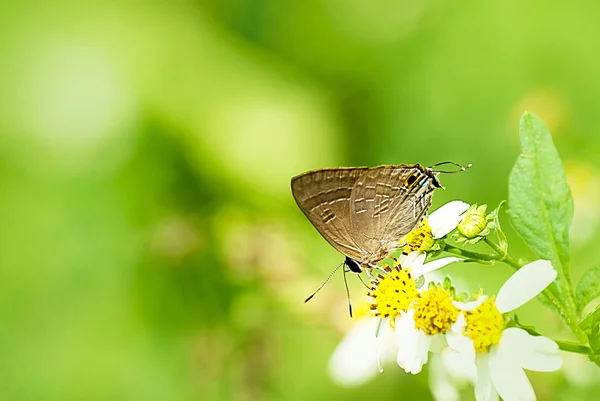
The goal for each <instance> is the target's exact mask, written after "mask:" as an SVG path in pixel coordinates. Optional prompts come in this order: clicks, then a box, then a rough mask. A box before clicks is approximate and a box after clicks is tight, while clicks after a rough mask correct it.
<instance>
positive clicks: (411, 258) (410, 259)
mask: <svg viewBox="0 0 600 401" xmlns="http://www.w3.org/2000/svg"><path fill="white" fill-rule="evenodd" d="M403 256H404V255H400V265H401V266H402V267H403V268H407V267H410V268H411V269H413V268H414V266H422V265H423V262H424V261H425V257H426V256H427V255H425V254H424V253H421V252H419V251H413V252H411V253H409V254H408V255H406V256H404V257H403ZM417 260H418V262H417Z"/></svg>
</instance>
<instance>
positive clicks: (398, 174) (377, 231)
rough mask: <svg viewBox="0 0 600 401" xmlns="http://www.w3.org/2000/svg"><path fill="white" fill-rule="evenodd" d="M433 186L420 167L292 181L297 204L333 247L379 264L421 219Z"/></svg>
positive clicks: (327, 172) (326, 173)
mask: <svg viewBox="0 0 600 401" xmlns="http://www.w3.org/2000/svg"><path fill="white" fill-rule="evenodd" d="M434 189H435V187H434V186H432V178H431V176H430V175H428V174H427V171H426V169H425V168H424V167H422V166H420V165H418V164H416V165H405V164H401V165H397V166H379V167H374V168H367V167H359V168H339V169H322V170H315V171H310V172H308V173H305V174H302V175H300V176H297V177H295V178H293V179H292V193H293V195H294V198H295V199H296V202H297V203H298V206H299V207H300V209H301V210H302V211H303V212H304V214H305V215H306V217H307V218H308V219H309V220H310V221H311V223H312V224H313V225H314V226H315V228H316V229H317V231H319V233H321V235H322V236H323V237H324V238H325V239H326V240H327V242H329V243H330V244H331V245H332V246H333V247H334V248H335V249H337V250H338V251H339V252H341V253H343V254H344V255H346V256H349V257H350V258H352V259H355V260H357V261H359V262H361V263H363V264H367V263H377V262H379V261H380V260H382V259H384V258H386V257H387V256H388V255H389V253H391V252H392V251H393V250H394V249H395V248H396V246H397V244H398V240H399V239H400V238H402V237H403V236H404V235H406V234H408V233H409V232H410V231H411V230H412V229H413V228H414V227H415V226H416V225H417V224H418V223H419V222H420V221H421V219H422V218H423V216H424V215H425V213H426V212H427V209H428V208H429V206H430V205H431V195H432V193H433V190H434Z"/></svg>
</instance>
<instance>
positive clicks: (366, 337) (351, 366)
mask: <svg viewBox="0 0 600 401" xmlns="http://www.w3.org/2000/svg"><path fill="white" fill-rule="evenodd" d="M378 320H379V319H376V318H373V317H362V318H359V319H358V320H357V322H356V323H355V324H354V326H353V327H352V328H351V329H350V330H349V331H348V333H346V336H345V337H344V339H343V340H342V341H341V342H340V344H339V345H338V346H337V348H336V349H335V351H334V352H333V354H332V355H331V358H330V359H329V374H330V376H331V378H332V379H333V380H334V381H335V382H336V383H337V384H339V385H341V386H344V387H357V386H360V385H361V384H363V383H365V382H367V381H369V380H370V379H372V378H373V377H374V376H375V375H376V374H377V373H379V372H380V370H381V369H380V368H381V364H386V363H388V362H390V361H392V360H393V358H394V356H395V353H396V345H395V342H394V332H393V331H392V329H391V327H390V326H389V325H388V324H381V327H380V329H379V335H378V337H376V336H375V334H376V331H377V325H378V324H379V322H378Z"/></svg>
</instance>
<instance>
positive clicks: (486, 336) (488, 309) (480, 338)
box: [464, 297, 504, 352]
mask: <svg viewBox="0 0 600 401" xmlns="http://www.w3.org/2000/svg"><path fill="white" fill-rule="evenodd" d="M464 314H465V320H466V322H467V327H466V334H467V336H469V338H471V339H472V340H473V344H474V345H475V351H477V352H486V351H488V350H489V348H490V347H491V346H492V345H495V344H498V343H499V342H500V338H501V337H502V330H503V329H504V318H503V317H502V315H501V314H500V312H499V311H498V308H496V304H495V303H494V297H490V298H488V299H486V300H485V301H484V302H483V303H482V304H481V305H479V306H478V307H477V308H476V309H475V310H473V311H469V312H464Z"/></svg>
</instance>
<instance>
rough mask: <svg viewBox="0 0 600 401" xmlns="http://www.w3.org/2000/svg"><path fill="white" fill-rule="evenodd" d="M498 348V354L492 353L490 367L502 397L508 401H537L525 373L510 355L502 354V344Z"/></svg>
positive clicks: (493, 380)
mask: <svg viewBox="0 0 600 401" xmlns="http://www.w3.org/2000/svg"><path fill="white" fill-rule="evenodd" d="M494 348H495V347H492V350H493V349H494ZM497 348H498V352H497V353H496V354H494V352H493V351H492V352H491V355H490V363H489V366H490V376H491V377H492V382H493V383H494V387H495V388H496V391H497V392H498V394H500V397H502V398H503V399H505V400H508V401H512V400H515V401H535V393H534V391H533V387H532V386H531V383H530V382H529V379H528V378H527V375H526V374H525V371H524V370H523V369H522V368H521V367H520V366H519V365H518V364H517V363H516V361H515V360H514V359H512V358H510V355H508V353H506V352H501V350H502V348H503V346H502V344H500V345H499V346H497Z"/></svg>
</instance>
